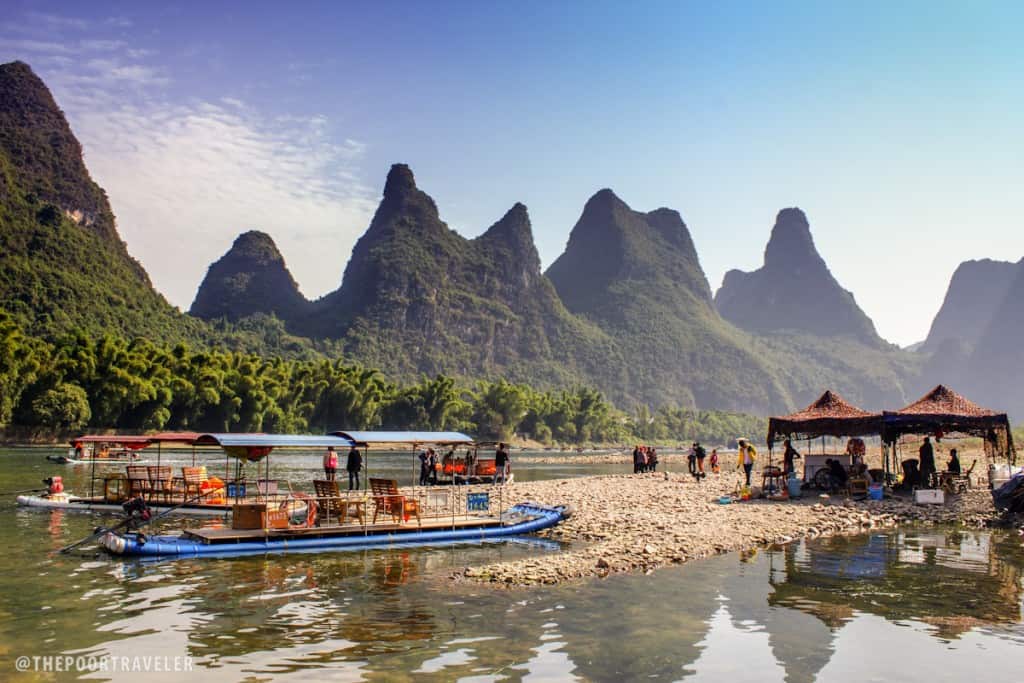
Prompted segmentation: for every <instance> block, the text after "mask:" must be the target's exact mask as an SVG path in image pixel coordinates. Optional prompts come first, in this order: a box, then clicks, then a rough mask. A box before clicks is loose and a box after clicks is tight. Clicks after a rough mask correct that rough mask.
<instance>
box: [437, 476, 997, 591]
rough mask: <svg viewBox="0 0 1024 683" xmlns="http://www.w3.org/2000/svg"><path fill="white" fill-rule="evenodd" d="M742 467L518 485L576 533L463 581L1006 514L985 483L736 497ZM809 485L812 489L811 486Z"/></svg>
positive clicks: (615, 567) (638, 563) (520, 497)
mask: <svg viewBox="0 0 1024 683" xmlns="http://www.w3.org/2000/svg"><path fill="white" fill-rule="evenodd" d="M740 482H741V477H740V475H739V474H738V473H733V472H728V473H723V474H721V475H718V476H716V475H709V476H708V477H707V479H705V480H703V481H702V482H701V483H699V484H698V483H696V482H694V481H693V479H692V478H690V477H689V476H686V475H680V474H676V473H670V474H669V475H668V477H667V478H666V475H665V474H664V473H660V472H659V473H656V474H654V473H652V474H640V475H633V474H629V475H608V476H594V477H579V478H574V479H556V480H548V481H537V482H524V483H514V484H510V485H508V486H507V487H506V489H505V491H504V492H503V498H504V499H505V500H506V501H509V500H513V501H516V502H520V501H535V502H538V503H544V504H548V505H566V504H567V505H572V506H573V508H574V509H575V512H574V514H573V516H572V517H571V518H570V519H569V520H567V521H565V522H563V523H562V524H560V525H558V526H557V527H554V528H552V529H549V530H547V531H546V532H543V533H542V535H543V536H545V537H547V538H551V539H554V540H559V541H568V542H570V543H571V546H570V548H568V549H567V550H565V551H562V552H558V553H551V554H543V555H538V556H536V557H530V558H524V559H521V560H518V561H515V562H502V563H495V564H490V565H487V566H482V567H467V568H464V569H462V570H461V571H458V572H456V573H455V574H454V575H453V578H454V579H455V580H458V581H477V582H488V583H498V584H502V585H506V586H509V587H514V586H529V585H536V584H555V583H561V582H566V581H573V580H580V579H585V578H590V577H602V576H607V575H609V574H613V573H621V572H647V573H649V572H651V571H653V570H655V569H657V568H658V567H663V566H666V565H670V564H679V563H682V562H688V561H690V560H694V559H699V558H702V557H707V556H709V555H714V554H718V553H724V552H729V551H735V550H747V549H750V548H754V547H757V546H761V545H766V544H785V543H789V542H791V541H793V540H795V539H797V538H801V537H809V538H813V537H816V536H823V535H831V534H841V533H858V532H862V531H867V530H869V529H872V528H880V527H891V526H894V525H897V524H904V523H911V522H913V523H925V524H962V525H967V526H971V527H982V526H987V525H990V524H993V523H995V522H996V521H997V520H998V514H997V513H996V511H995V509H994V507H993V505H992V496H991V494H990V493H989V491H988V490H987V489H986V488H983V487H980V488H975V489H972V490H969V491H967V492H966V493H965V494H963V495H960V496H953V497H947V499H948V500H947V503H946V505H944V506H932V505H929V506H924V505H915V504H914V503H913V502H912V501H911V500H909V499H907V498H903V497H893V498H886V499H885V500H883V501H860V502H855V501H853V500H849V499H846V498H844V497H843V496H839V495H835V496H829V497H819V495H818V494H817V493H811V494H810V495H806V496H805V497H804V498H802V499H799V500H792V501H769V500H752V501H746V502H736V503H731V504H728V505H721V504H719V503H718V498H719V497H720V496H724V495H727V494H730V493H732V492H734V491H735V490H736V488H737V485H738V484H739V483H740ZM808 493H810V492H808Z"/></svg>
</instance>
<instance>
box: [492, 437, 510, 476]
mask: <svg viewBox="0 0 1024 683" xmlns="http://www.w3.org/2000/svg"><path fill="white" fill-rule="evenodd" d="M509 469H512V463H511V460H510V458H509V455H508V446H506V445H505V444H503V443H499V444H498V450H497V452H495V454H494V482H493V483H494V484H495V485H497V484H498V483H499V480H500V481H501V484H502V485H504V483H505V479H506V470H509Z"/></svg>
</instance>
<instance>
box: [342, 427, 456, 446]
mask: <svg viewBox="0 0 1024 683" xmlns="http://www.w3.org/2000/svg"><path fill="white" fill-rule="evenodd" d="M331 434H332V435H333V436H337V437H340V438H343V439H348V440H350V441H351V442H352V443H353V444H355V445H359V446H369V445H371V444H387V443H402V444H413V445H415V444H421V443H432V444H437V445H438V446H448V445H455V444H471V443H473V437H471V436H467V435H465V434H463V433H462V432H348V431H346V432H341V431H338V432H331Z"/></svg>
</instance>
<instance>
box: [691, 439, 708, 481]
mask: <svg viewBox="0 0 1024 683" xmlns="http://www.w3.org/2000/svg"><path fill="white" fill-rule="evenodd" d="M693 452H694V455H695V456H696V457H697V475H696V476H697V477H699V478H700V479H703V478H704V477H706V476H707V475H706V474H704V458H706V457H707V455H708V452H707V451H706V450H705V449H704V447H703V446H701V445H700V441H698V442H696V443H695V444H694V445H693Z"/></svg>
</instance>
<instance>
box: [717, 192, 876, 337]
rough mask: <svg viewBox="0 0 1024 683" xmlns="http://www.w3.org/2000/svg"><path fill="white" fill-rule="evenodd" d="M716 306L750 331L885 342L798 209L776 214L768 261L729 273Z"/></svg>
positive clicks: (724, 314) (733, 321) (732, 320)
mask: <svg viewBox="0 0 1024 683" xmlns="http://www.w3.org/2000/svg"><path fill="white" fill-rule="evenodd" d="M715 304H716V305H717V306H718V310H719V311H720V312H721V314H722V317H724V318H725V319H726V320H729V321H730V322H732V323H733V324H735V325H737V326H738V327H741V328H743V329H745V330H748V331H751V332H759V333H761V332H777V331H783V330H788V331H794V332H800V333H809V334H812V335H815V336H818V337H845V338H848V339H854V340H857V341H859V342H862V343H864V344H868V345H870V346H873V347H883V346H886V344H885V342H884V341H883V340H882V339H881V338H880V337H879V336H878V333H877V332H876V331H875V326H874V324H873V323H872V322H871V319H870V318H868V316H867V315H866V314H865V313H864V311H862V310H861V309H860V307H859V306H858V305H857V302H856V301H854V298H853V294H851V293H850V292H848V291H847V290H845V289H843V288H842V286H840V284H839V283H838V282H837V281H836V279H835V278H834V277H833V276H832V273H831V272H830V271H829V269H828V266H827V265H826V264H825V260H824V259H823V258H822V257H821V255H820V254H819V253H818V250H817V248H816V247H815V246H814V239H813V237H812V236H811V229H810V225H809V224H808V222H807V217H806V216H805V215H804V212H803V211H801V210H800V209H797V208H789V209H783V210H782V211H780V212H779V213H778V216H777V217H776V219H775V226H774V227H773V228H772V233H771V238H770V239H769V240H768V246H767V247H766V248H765V252H764V265H763V266H762V267H761V268H759V269H758V270H755V271H753V272H750V273H745V272H743V271H740V270H730V271H729V272H728V273H726V274H725V279H724V281H723V282H722V287H721V288H720V289H719V290H718V292H717V294H716V295H715Z"/></svg>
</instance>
